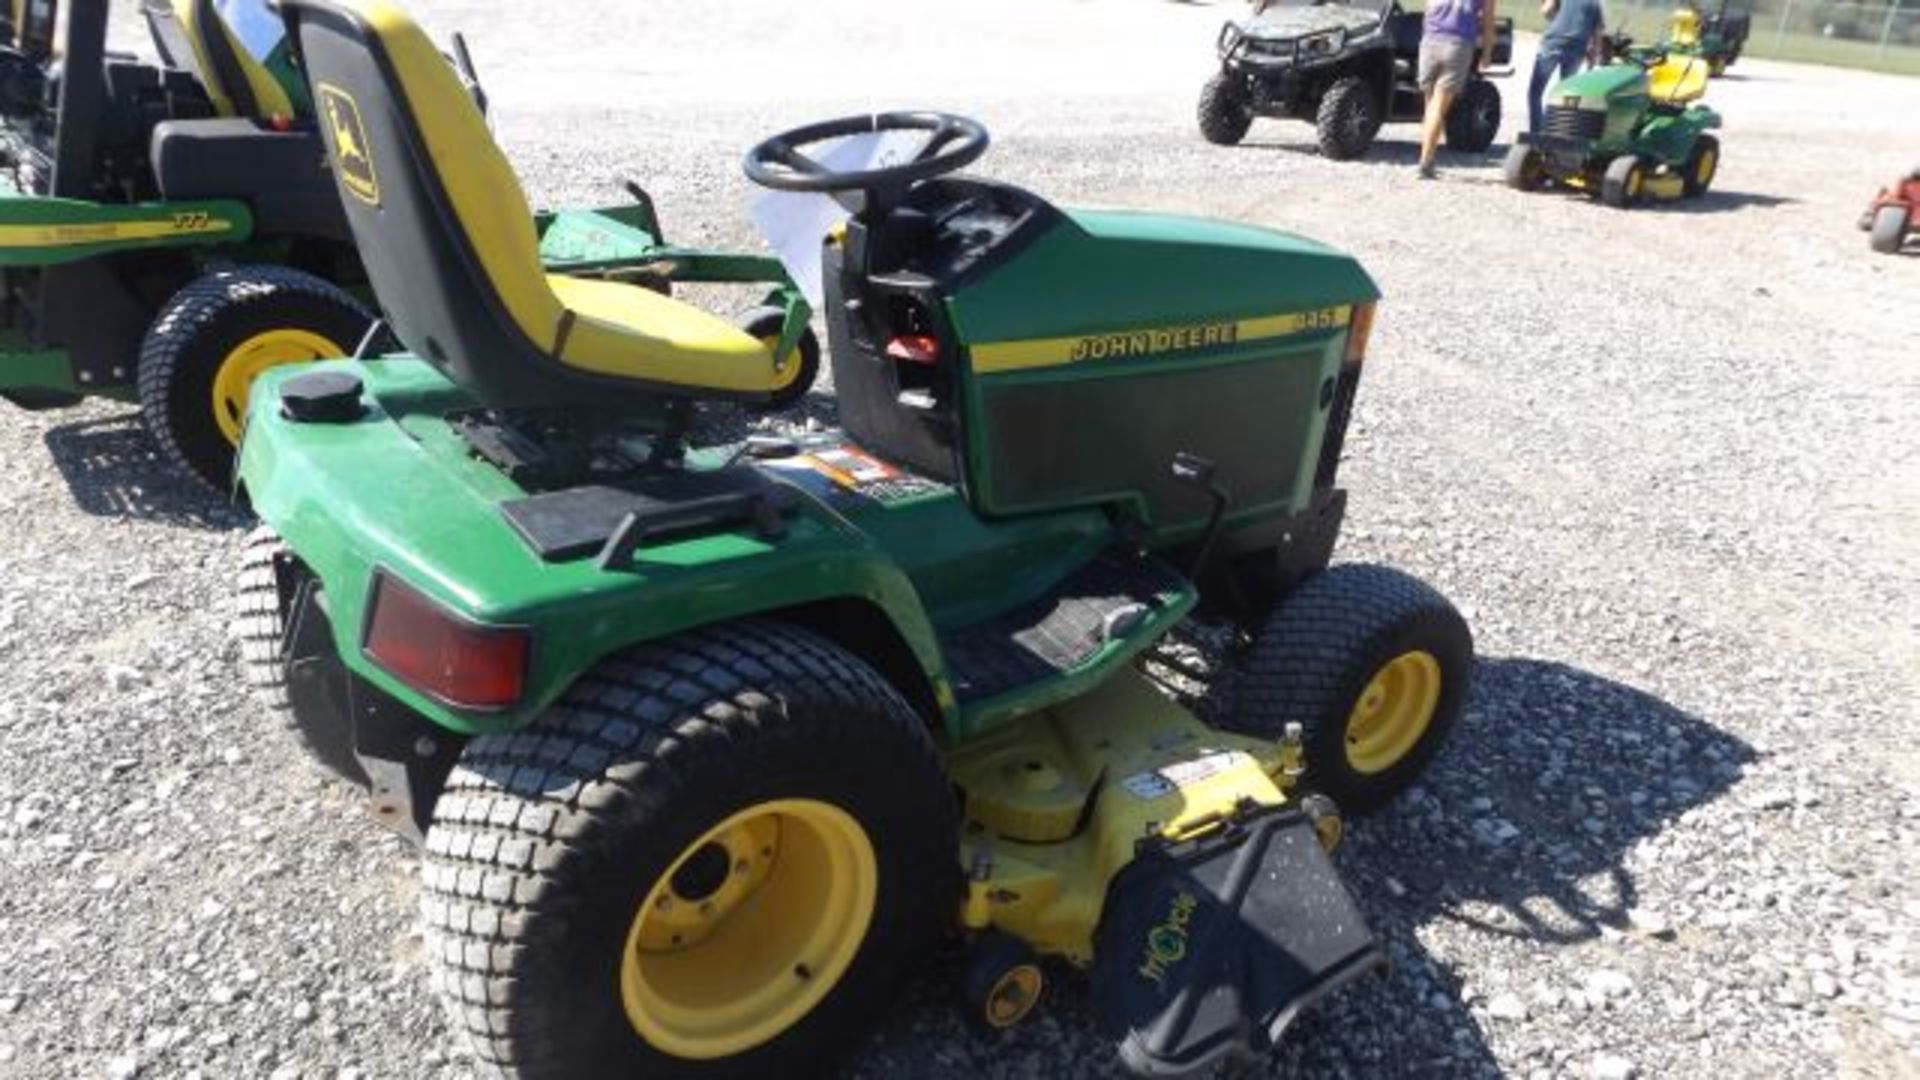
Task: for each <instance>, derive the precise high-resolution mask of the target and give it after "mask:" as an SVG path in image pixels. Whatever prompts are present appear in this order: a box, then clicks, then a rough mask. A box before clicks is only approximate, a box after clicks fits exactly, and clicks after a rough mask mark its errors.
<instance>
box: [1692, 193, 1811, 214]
mask: <svg viewBox="0 0 1920 1080" xmlns="http://www.w3.org/2000/svg"><path fill="white" fill-rule="evenodd" d="M1799 201H1800V200H1799V199H1794V198H1789V197H1787V196H1783V195H1766V194H1762V193H1760V192H1755V191H1726V190H1724V189H1721V188H1709V189H1707V190H1706V191H1705V192H1703V193H1701V195H1700V196H1699V197H1698V198H1694V199H1678V200H1675V201H1674V202H1670V203H1661V204H1659V207H1658V209H1659V210H1660V211H1661V212H1663V213H1669V214H1725V213H1729V212H1731V211H1734V210H1747V209H1752V208H1756V207H1757V208H1759V209H1762V210H1768V209H1772V208H1773V207H1776V206H1792V205H1794V204H1796V203H1798V202H1799Z"/></svg>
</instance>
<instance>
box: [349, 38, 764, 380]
mask: <svg viewBox="0 0 1920 1080" xmlns="http://www.w3.org/2000/svg"><path fill="white" fill-rule="evenodd" d="M341 6H342V7H345V8H347V9H349V10H351V11H354V12H356V13H357V14H358V15H359V16H360V17H361V19H362V20H364V22H365V23H366V25H367V26H368V27H370V28H371V29H372V31H373V32H374V34H375V35H376V36H378V37H379V39H380V42H381V44H382V46H383V47H384V48H385V50H386V53H387V57H388V59H389V60H390V61H391V62H392V65H393V70H394V74H395V75H396V76H397V80H398V85H397V87H395V88H394V89H395V90H397V91H398V94H399V96H400V97H401V98H403V99H404V100H405V102H406V103H407V106H408V112H409V113H411V115H412V117H413V120H414V122H415V124H416V125H417V126H418V128H419V131H420V134H421V136H422V138H423V139H424V141H425V143H426V149H427V157H428V161H429V163H430V165H431V167H432V169H433V172H434V173H435V174H437V179H438V181H439V183H440V185H441V187H442V188H443V189H444V190H445V192H446V195H447V199H448V202H449V203H450V208H451V209H452V210H453V213H454V217H455V218H456V219H457V220H458V221H459V225H460V230H461V232H463V233H464V234H465V236H466V240H467V243H468V245H469V246H470V247H471V249H472V251H473V253H474V255H475V256H476V257H477V258H478V259H479V262H480V268H481V271H482V273H483V274H484V275H485V276H486V278H487V281H488V283H489V284H491V285H492V286H493V288H494V291H495V293H496V295H497V296H498V297H499V299H500V302H501V306H502V307H504V308H505V309H506V313H507V315H508V317H509V318H510V319H512V320H513V322H514V323H515V325H517V326H518V327H519V329H520V332H521V333H522V334H523V335H525V337H526V339H527V340H528V341H529V342H531V343H532V344H533V346H534V347H535V348H536V349H539V350H541V351H542V352H547V353H557V355H556V356H555V359H557V360H559V361H560V362H561V363H563V364H565V365H567V366H568V367H574V368H579V369H580V370H582V371H589V372H593V373H595V374H598V375H608V376H612V377H615V378H627V379H636V380H640V381H644V382H650V383H658V384H665V385H670V386H680V387H686V388H689V389H695V390H700V389H706V390H715V391H721V392H735V393H745V394H770V393H772V392H774V391H776V390H778V389H780V388H781V387H782V386H783V385H784V384H786V383H787V382H789V381H791V380H792V378H793V376H794V372H795V371H797V370H798V367H799V365H798V364H792V363H790V364H788V365H787V370H786V371H776V370H775V369H774V364H773V352H772V350H771V349H770V348H768V347H767V346H766V345H763V344H762V343H761V342H759V341H756V340H754V339H753V338H752V337H750V336H749V335H747V334H746V333H745V332H743V331H741V330H739V329H736V328H735V327H733V326H732V325H730V324H729V323H727V322H725V321H724V320H722V319H720V318H718V317H716V316H714V315H711V314H709V313H707V312H705V311H702V310H700V309H699V308H696V307H692V306H690V305H687V304H683V303H680V302H679V301H677V300H674V299H672V298H670V297H666V296H662V295H660V294H659V293H656V292H653V291H652V290H650V289H644V288H641V287H640V286H638V285H626V284H622V283H620V282H614V281H602V280H595V279H590V278H571V277H565V276H562V275H558V274H555V275H548V274H546V272H545V270H544V268H543V264H542V263H541V260H540V240H539V237H538V236H537V235H536V234H535V233H534V228H533V211H532V210H531V209H530V208H529V206H528V204H527V198H526V195H525V193H524V192H522V191H521V189H520V182H519V179H518V178H517V177H516V176H515V175H514V172H513V167H512V166H511V165H509V164H508V162H507V159H506V155H505V154H503V153H501V151H500V147H499V144H497V143H495V142H494V140H493V134H492V133H491V132H490V131H488V130H487V125H486V120H485V119H484V118H483V117H482V116H481V115H480V110H479V109H478V107H476V106H475V105H474V103H473V98H472V97H471V96H470V95H469V94H468V93H467V90H466V87H464V86H462V85H461V83H460V80H459V78H458V77H457V76H456V75H455V74H454V71H453V67H452V65H450V64H448V63H447V60H446V58H445V57H444V56H442V55H440V51H439V49H437V48H436V47H435V46H434V45H433V43H432V41H430V40H429V39H428V38H427V35H426V33H425V32H424V31H422V30H421V29H420V26H419V24H417V23H415V22H414V21H413V20H412V19H411V18H408V17H407V15H406V13H405V12H403V11H402V10H400V8H398V7H396V6H395V5H393V4H391V3H388V2H387V0H341ZM369 96H371V95H369ZM568 313H571V314H572V315H573V317H574V318H573V324H572V325H571V326H570V327H566V330H565V337H564V340H563V339H562V327H563V326H566V322H567V320H566V315H567V314H568Z"/></svg>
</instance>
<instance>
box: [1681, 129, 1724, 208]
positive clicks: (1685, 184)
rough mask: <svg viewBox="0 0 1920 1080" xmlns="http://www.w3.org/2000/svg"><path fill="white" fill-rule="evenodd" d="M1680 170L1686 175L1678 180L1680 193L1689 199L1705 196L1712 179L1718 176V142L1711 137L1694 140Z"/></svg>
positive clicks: (1711, 184) (1706, 136)
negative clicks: (1683, 170) (1682, 169)
mask: <svg viewBox="0 0 1920 1080" xmlns="http://www.w3.org/2000/svg"><path fill="white" fill-rule="evenodd" d="M1682 168H1684V169H1685V170H1686V174H1685V175H1684V176H1682V177H1681V179H1680V182H1681V191H1683V192H1684V193H1685V194H1686V196H1687V198H1689V199H1694V198H1698V197H1700V196H1702V195H1705V194H1706V193H1707V189H1708V188H1710V187H1712V186H1713V178H1714V177H1715V176H1718V175H1719V174H1720V140H1719V139H1716V138H1714V137H1713V136H1711V135H1702V136H1700V137H1699V138H1697V139H1695V140H1694V141H1693V149H1692V150H1689V151H1688V152H1687V160H1686V163H1685V164H1684V165H1683V166H1682Z"/></svg>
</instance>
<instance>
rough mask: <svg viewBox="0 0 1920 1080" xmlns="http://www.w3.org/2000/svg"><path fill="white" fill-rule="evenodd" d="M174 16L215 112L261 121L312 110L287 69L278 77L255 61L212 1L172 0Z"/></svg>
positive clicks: (304, 91) (301, 87)
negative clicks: (191, 53)
mask: <svg viewBox="0 0 1920 1080" xmlns="http://www.w3.org/2000/svg"><path fill="white" fill-rule="evenodd" d="M173 18H174V21H175V22H176V23H178V24H179V26H180V31H181V34H182V35H183V36H184V37H185V38H186V40H187V44H188V46H189V47H190V49H191V50H192V52H193V62H194V67H196V68H198V69H199V72H200V82H201V85H203V86H205V87H206V90H207V97H208V98H209V99H211V100H212V101H213V108H214V111H215V112H217V113H218V114H220V115H221V116H240V117H245V118H247V119H249V120H259V121H263V122H264V121H271V120H274V119H276V118H279V119H282V120H291V119H293V118H294V117H297V116H309V115H311V114H312V112H313V105H312V102H311V101H310V99H309V97H308V95H307V87H306V84H305V83H304V82H302V81H301V79H300V78H299V77H298V76H297V75H295V74H294V73H292V72H291V71H288V72H287V73H286V74H284V75H278V74H275V73H274V72H272V71H270V70H268V68H267V66H266V65H265V64H263V63H261V62H260V61H259V60H257V59H255V58H254V55H253V54H252V53H250V52H248V51H247V48H246V46H245V45H243V44H242V43H241V40H240V37H239V35H238V34H236V33H235V32H234V29H233V27H232V26H231V25H229V24H228V22H227V19H226V17H225V16H223V15H222V14H220V11H219V9H218V8H217V7H216V6H215V4H214V0H173Z"/></svg>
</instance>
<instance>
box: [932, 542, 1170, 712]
mask: <svg viewBox="0 0 1920 1080" xmlns="http://www.w3.org/2000/svg"><path fill="white" fill-rule="evenodd" d="M1185 589H1186V582H1185V580H1184V579H1183V578H1181V577H1180V575H1178V574H1176V573H1174V572H1173V570H1172V569H1170V568H1169V567H1168V566H1167V565H1166V564H1165V563H1162V562H1160V561H1159V560H1158V559H1154V558H1145V559H1140V558H1135V557H1133V556H1130V555H1125V554H1122V553H1119V552H1111V553H1108V554H1103V555H1101V556H1100V557H1098V558H1096V559H1094V560H1093V561H1091V562H1089V563H1087V564H1086V565H1085V566H1083V567H1081V568H1080V569H1079V570H1076V571H1075V572H1074V573H1073V574H1072V575H1071V576H1069V577H1068V578H1067V579H1066V580H1064V581H1062V582H1061V583H1060V584H1059V586H1058V587H1057V588H1055V589H1054V590H1053V591H1051V592H1049V593H1048V594H1047V595H1045V596H1043V597H1041V598H1040V599H1038V600H1035V601H1033V602H1032V603H1028V604H1024V605H1022V606H1020V607H1018V608H1015V609H1013V610H1012V611H1009V612H1007V613H1005V614H1003V615H1000V616H998V617H996V618H992V619H988V620H986V621H985V622H980V623H975V624H974V625H972V626H967V627H962V628H960V629H959V630H955V631H952V632H950V633H948V634H947V635H944V636H943V637H942V639H941V642H940V644H941V648H942V651H943V653H944V654H945V656H946V661H947V667H948V670H949V674H950V675H951V677H952V679H953V690H954V695H955V696H956V697H958V698H959V699H960V700H961V701H962V702H967V701H978V700H980V699H983V698H989V697H993V696H995V695H997V694H1003V693H1006V692H1007V691H1009V690H1014V689H1018V688H1019V687H1022V686H1026V685H1028V684H1031V683H1036V682H1039V681H1041V680H1043V679H1048V678H1052V677H1054V676H1056V675H1059V674H1061V673H1062V672H1066V671H1071V670H1073V669H1074V668H1076V667H1079V666H1080V665H1081V664H1084V663H1086V662H1087V661H1088V660H1090V659H1092V657H1093V656H1094V654H1095V653H1097V652H1099V651H1100V649H1101V647H1102V646H1104V645H1106V644H1107V642H1108V641H1111V640H1113V639H1115V638H1121V637H1125V636H1126V635H1127V633H1128V632H1129V631H1130V630H1132V629H1133V627H1134V626H1136V625H1138V624H1139V621H1140V619H1141V618H1142V617H1144V616H1146V615H1148V614H1150V613H1151V612H1152V611H1153V610H1154V609H1155V608H1156V607H1159V606H1161V605H1164V604H1168V603H1171V602H1173V601H1174V600H1176V599H1177V598H1178V597H1179V596H1180V595H1182V593H1183V592H1184V591H1185Z"/></svg>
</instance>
